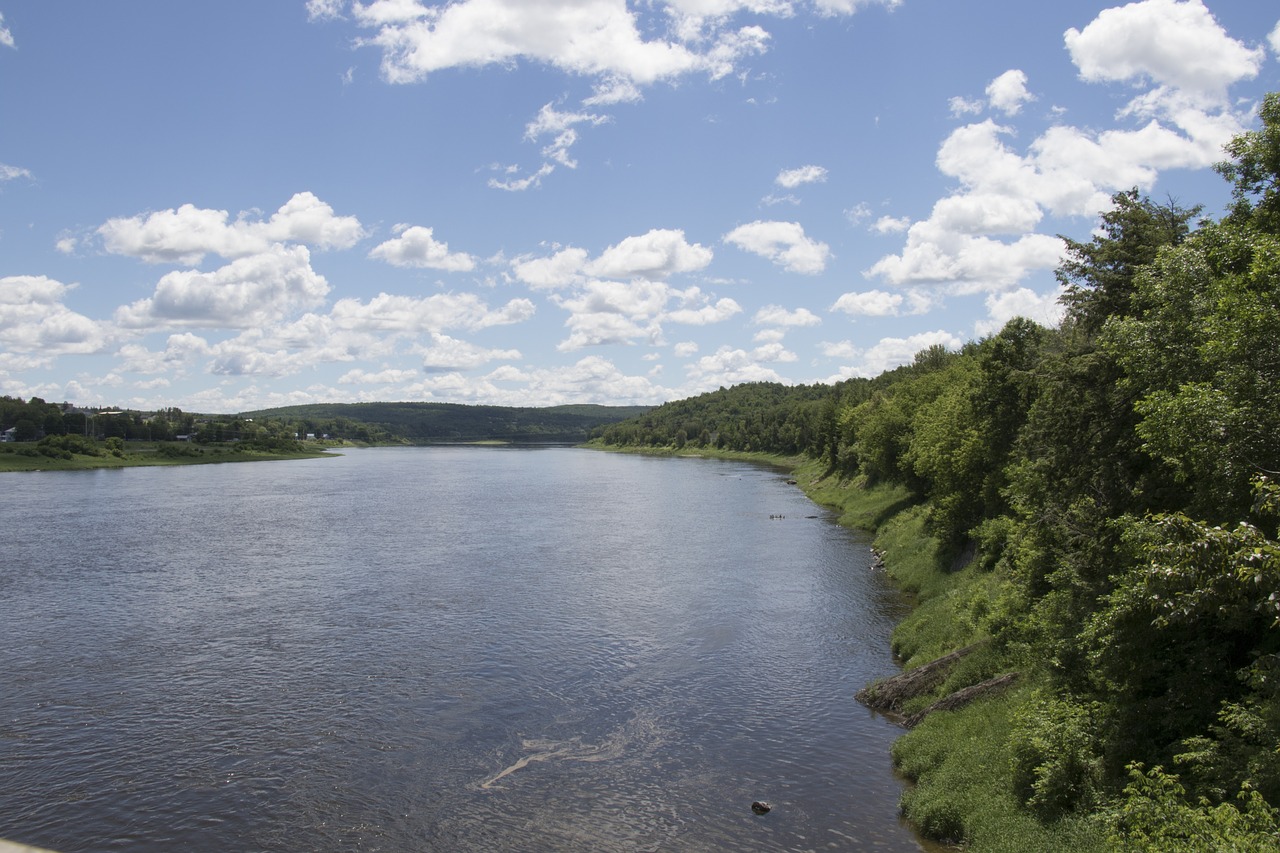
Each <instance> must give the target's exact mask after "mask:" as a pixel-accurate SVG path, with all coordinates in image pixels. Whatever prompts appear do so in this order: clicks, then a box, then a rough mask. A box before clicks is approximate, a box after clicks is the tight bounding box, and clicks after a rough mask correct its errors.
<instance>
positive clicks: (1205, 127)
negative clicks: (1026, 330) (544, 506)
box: [0, 0, 1280, 412]
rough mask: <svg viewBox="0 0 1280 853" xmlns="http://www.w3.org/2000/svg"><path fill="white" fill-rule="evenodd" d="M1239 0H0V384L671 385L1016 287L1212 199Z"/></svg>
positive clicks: (1253, 67)
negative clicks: (1138, 203) (1096, 242)
mask: <svg viewBox="0 0 1280 853" xmlns="http://www.w3.org/2000/svg"><path fill="white" fill-rule="evenodd" d="M1278 53H1280V9H1277V8H1276V7H1275V6H1273V5H1272V4H1270V3H1262V2H1249V3H1246V2H1240V1H1238V0H1232V2H1226V0H1210V2H1200V0H1141V2H1135V3H1130V4H1127V5H1120V4H1115V5H1112V4H1108V3H1106V2H1082V1H1081V0H1062V2H1057V3H1028V2H1026V1H1025V0H974V1H973V2H968V3H957V2H953V1H952V0H665V1H664V0H640V2H624V0H452V2H425V0H375V1H374V2H369V3H360V2H349V0H310V2H308V0H272V2H267V3H264V2H260V0H219V2H216V3H214V2H206V3H196V2H191V3H173V2H171V1H170V0H132V2H127V3H126V2H105V0H99V1H98V2H90V0H74V2H73V0H0V393H3V394H8V395H11V396H19V397H24V398H26V397H30V396H40V397H42V398H44V399H46V400H48V401H52V402H62V401H64V400H65V401H69V402H72V403H76V404H80V405H100V404H101V405H113V406H127V407H130V408H137V409H149V408H155V407H161V406H174V405H176V406H180V407H181V408H183V409H187V410H191V411H201V412H235V411H244V410H248V409H253V408H260V407H266V406H275V405H289V404H295V403H307V402H349V401H359V400H435V401H447V402H460V403H488V404H499V405H554V404H560V403H579V402H591V403H605V404H648V403H660V402H663V401H665V400H671V399H679V398H683V397H688V396H691V395H694V394H698V393H701V392H703V391H706V390H713V389H715V388H717V387H719V386H721V385H731V384H736V383H739V382H745V381H755V380H771V381H781V382H786V383H800V382H803V383H810V382H832V381H836V380H839V379H842V378H846V377H851V376H873V375H876V374H878V373H880V372H881V371H883V370H885V369H888V368H891V367H894V366H896V365H898V364H902V363H904V362H907V361H910V360H911V357H912V355H913V354H914V353H915V352H917V351H918V350H920V349H923V348H925V347H928V346H930V345H933V344H943V345H945V346H948V347H957V346H959V345H961V344H962V343H963V342H965V341H967V340H975V339H978V338H981V337H982V336H984V335H988V334H991V333H992V332H994V331H996V330H998V329H999V328H1000V326H1001V325H1003V323H1004V322H1005V321H1006V320H1008V319H1009V318H1010V317H1012V316H1015V315H1025V316H1030V317H1033V318H1035V319H1037V320H1040V321H1041V322H1045V323H1053V322H1055V321H1056V317H1057V310H1058V308H1057V304H1056V298H1057V294H1058V291H1057V284H1056V282H1055V281H1054V278H1053V269H1054V267H1055V266H1056V264H1057V262H1058V258H1059V257H1060V253H1061V241H1060V240H1058V239H1057V238H1056V237H1055V235H1057V234H1066V235H1069V236H1072V237H1075V238H1077V239H1087V237H1088V235H1089V233H1090V231H1091V229H1092V228H1093V227H1094V226H1095V225H1096V222H1097V214H1098V212H1099V211H1100V210H1101V209H1102V207H1103V206H1104V205H1105V204H1106V201H1107V199H1108V197H1109V196H1110V195H1111V194H1112V193H1114V192H1116V191H1118V190H1123V189H1128V188H1130V187H1134V186H1137V187H1139V188H1140V189H1141V190H1143V191H1144V192H1146V193H1149V194H1150V195H1151V196H1152V197H1153V198H1156V199H1160V200H1165V199H1167V198H1170V197H1172V198H1175V199H1177V200H1178V201H1179V202H1181V203H1183V204H1188V205H1190V204H1196V203H1203V204H1204V205H1205V206H1206V212H1208V213H1209V214H1211V215H1217V214H1219V213H1220V212H1221V211H1222V209H1223V208H1224V206H1225V203H1226V200H1227V198H1228V191H1227V187H1226V185H1225V184H1224V183H1223V182H1222V180H1221V179H1220V178H1219V177H1218V176H1217V175H1215V174H1214V173H1213V172H1212V169H1211V168H1210V167H1211V165H1212V164H1213V163H1214V162H1216V161H1217V160H1220V159H1221V146H1222V145H1223V143H1225V142H1226V141H1227V140H1229V139H1230V138H1231V136H1232V135H1233V134H1235V133H1239V132H1240V131H1242V130H1244V129H1247V128H1249V127H1252V126H1254V117H1253V115H1254V111H1255V109H1256V106H1257V104H1258V102H1259V101H1260V99H1261V97H1262V96H1263V94H1265V93H1266V92H1268V91H1275V90H1278V89H1280V62H1277V54H1278Z"/></svg>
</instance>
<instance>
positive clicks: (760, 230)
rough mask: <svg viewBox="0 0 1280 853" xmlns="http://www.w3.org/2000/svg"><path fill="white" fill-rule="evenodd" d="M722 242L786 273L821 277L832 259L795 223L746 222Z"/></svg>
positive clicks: (823, 248)
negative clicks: (768, 262)
mask: <svg viewBox="0 0 1280 853" xmlns="http://www.w3.org/2000/svg"><path fill="white" fill-rule="evenodd" d="M724 241H725V242H726V243H731V244H733V245H735V246H737V247H738V248H740V249H742V250H744V251H747V252H751V253H752V254H756V255H760V256H761V257H764V258H768V259H769V260H771V261H773V262H774V263H775V264H777V265H778V266H780V267H782V268H783V269H785V270H787V271H788V272H796V273H806V274H810V275H812V274H816V273H820V272H822V271H823V270H824V269H826V266H827V261H828V260H829V259H830V257H831V249H830V247H829V246H827V244H826V243H822V242H819V241H817V240H813V239H811V238H809V237H807V236H805V233H804V228H803V227H801V225H800V224H799V223H798V222H766V221H760V220H757V221H755V222H749V223H747V224H746V225H739V226H738V227H737V228H735V229H733V230H732V231H730V232H729V233H728V234H726V235H725V236H724Z"/></svg>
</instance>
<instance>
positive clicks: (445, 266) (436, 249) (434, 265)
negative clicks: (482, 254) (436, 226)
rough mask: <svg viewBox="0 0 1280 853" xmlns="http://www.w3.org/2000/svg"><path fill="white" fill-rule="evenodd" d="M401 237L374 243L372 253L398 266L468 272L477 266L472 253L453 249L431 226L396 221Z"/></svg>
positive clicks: (374, 256)
mask: <svg viewBox="0 0 1280 853" xmlns="http://www.w3.org/2000/svg"><path fill="white" fill-rule="evenodd" d="M395 233H396V234H398V235H399V236H398V237H395V238H394V239H391V240H387V241H386V242H385V243H381V244H380V245H378V246H376V247H374V249H373V250H372V251H371V252H369V257H371V258H377V259H379V260H383V261H386V262H387V263H389V264H392V265H393V266H397V267H419V268H426V269H436V270H446V271H448V272H467V271H469V270H472V269H475V266H476V262H475V259H474V258H473V257H471V256H470V255H468V254H465V253H463V252H450V251H449V244H448V243H443V242H440V241H438V240H436V239H435V236H434V232H433V230H432V229H431V228H425V227H423V226H421V225H412V226H410V225H397V226H396V227H395Z"/></svg>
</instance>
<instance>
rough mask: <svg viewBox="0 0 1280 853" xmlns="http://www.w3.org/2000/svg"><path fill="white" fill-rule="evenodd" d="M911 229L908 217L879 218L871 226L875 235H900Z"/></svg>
mask: <svg viewBox="0 0 1280 853" xmlns="http://www.w3.org/2000/svg"><path fill="white" fill-rule="evenodd" d="M910 227H911V217H910V216H898V217H893V216H881V217H880V218H879V219H877V220H876V221H875V222H874V223H872V225H871V230H872V231H874V232H876V233H877V234H901V233H902V232H903V231H906V230H907V229H908V228H910Z"/></svg>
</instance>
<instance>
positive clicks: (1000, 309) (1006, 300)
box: [974, 287, 1063, 337]
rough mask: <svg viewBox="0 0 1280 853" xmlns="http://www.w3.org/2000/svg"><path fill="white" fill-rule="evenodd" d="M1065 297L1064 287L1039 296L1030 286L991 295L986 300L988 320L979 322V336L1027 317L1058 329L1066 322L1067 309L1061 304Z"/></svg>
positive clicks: (992, 332)
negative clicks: (1018, 318) (1065, 311)
mask: <svg viewBox="0 0 1280 853" xmlns="http://www.w3.org/2000/svg"><path fill="white" fill-rule="evenodd" d="M1061 296H1062V289H1061V288H1057V289H1055V290H1053V291H1050V292H1049V293H1036V292H1035V291H1034V290H1031V289H1029V288H1026V287H1020V288H1018V289H1017V290H1013V291H1009V292H1007V293H993V294H990V295H988V296H987V299H986V306H987V317H986V319H984V320H981V321H979V322H978V323H977V325H976V326H975V328H974V333H975V334H976V335H978V336H979V337H985V336H987V335H992V334H995V333H996V332H998V331H1000V329H1002V328H1004V324H1005V323H1008V322H1009V321H1010V320H1012V319H1013V318H1014V317H1026V318H1027V319H1029V320H1034V321H1036V322H1037V323H1039V324H1040V325H1042V326H1057V325H1058V324H1059V323H1061V322H1062V314H1063V306H1062V304H1061V303H1060V302H1059V301H1058V299H1059V298H1060V297H1061Z"/></svg>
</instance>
